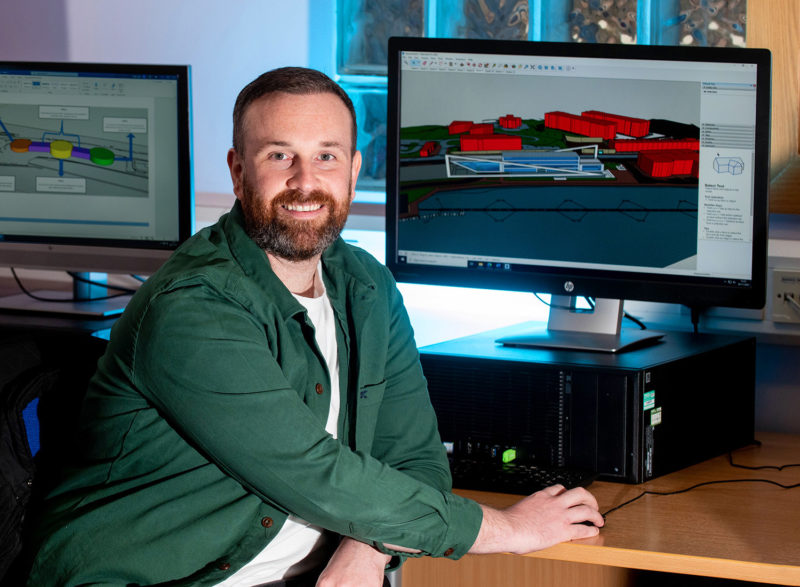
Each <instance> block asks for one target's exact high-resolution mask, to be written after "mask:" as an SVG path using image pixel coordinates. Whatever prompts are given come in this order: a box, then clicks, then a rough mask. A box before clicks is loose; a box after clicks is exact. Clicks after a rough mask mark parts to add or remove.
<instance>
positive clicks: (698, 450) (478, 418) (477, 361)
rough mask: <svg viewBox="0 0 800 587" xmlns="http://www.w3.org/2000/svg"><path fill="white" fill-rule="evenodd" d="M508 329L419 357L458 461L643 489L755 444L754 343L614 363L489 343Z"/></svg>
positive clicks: (660, 346)
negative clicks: (550, 470) (589, 476)
mask: <svg viewBox="0 0 800 587" xmlns="http://www.w3.org/2000/svg"><path fill="white" fill-rule="evenodd" d="M513 330H514V328H510V329H509V328H507V329H501V330H499V331H493V332H488V333H482V334H478V335H474V336H469V337H465V338H461V339H457V340H452V341H448V342H444V343H439V344H434V345H430V346H427V347H423V348H421V349H420V357H421V361H422V367H423V371H424V373H425V377H426V378H427V380H428V388H429V392H430V398H431V402H432V404H433V407H434V409H435V411H436V414H437V417H438V421H439V431H440V434H441V437H442V441H443V442H445V444H446V446H448V448H449V449H450V450H451V451H452V452H453V453H454V455H455V456H456V457H469V458H479V459H490V460H491V459H508V458H514V459H517V460H518V462H528V463H532V464H539V465H544V466H556V467H566V468H575V469H584V470H590V471H593V472H595V473H597V474H598V478H599V479H603V480H609V481H620V482H627V483H641V482H644V481H647V480H649V479H652V478H654V477H658V476H660V475H664V474H666V473H669V472H672V471H675V470H677V469H680V468H683V467H686V466H689V465H692V464H694V463H698V462H700V461H703V460H706V459H708V458H711V457H714V456H717V455H720V454H723V453H725V452H727V451H729V450H732V449H735V448H738V447H741V446H745V445H747V444H749V443H751V442H753V440H754V403H755V339H754V338H746V337H733V336H721V335H720V336H718V335H698V334H689V333H669V334H667V335H665V336H664V338H663V339H662V341H660V342H659V343H657V344H655V345H652V346H649V347H646V348H640V349H636V350H631V351H627V352H622V353H616V354H607V353H593V352H579V351H563V350H546V349H533V348H517V347H506V346H502V345H499V344H497V343H495V342H494V340H495V339H496V338H497V337H499V336H501V335H507V334H510V333H513V332H512V331H513ZM509 455H510V456H509Z"/></svg>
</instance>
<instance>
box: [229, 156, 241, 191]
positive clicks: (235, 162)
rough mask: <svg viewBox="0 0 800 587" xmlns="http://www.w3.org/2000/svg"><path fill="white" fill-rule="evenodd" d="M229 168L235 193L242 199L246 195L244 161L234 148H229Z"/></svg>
mask: <svg viewBox="0 0 800 587" xmlns="http://www.w3.org/2000/svg"><path fill="white" fill-rule="evenodd" d="M228 169H229V170H230V172H231V181H232V182H233V193H234V194H236V198H237V199H238V200H241V199H242V197H243V196H244V188H243V186H244V161H242V158H241V157H239V153H237V152H236V149H233V148H231V149H228Z"/></svg>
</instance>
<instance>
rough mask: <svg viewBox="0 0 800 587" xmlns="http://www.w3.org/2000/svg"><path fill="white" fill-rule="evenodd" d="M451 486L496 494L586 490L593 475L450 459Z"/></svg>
mask: <svg viewBox="0 0 800 587" xmlns="http://www.w3.org/2000/svg"><path fill="white" fill-rule="evenodd" d="M450 472H451V473H452V475H453V487H456V488H458V489H475V490H478V491H494V492H497V493H514V494H519V495H530V494H531V493H535V492H537V491H539V490H541V489H544V488H545V487H550V486H551V485H556V484H561V485H563V486H564V487H566V488H567V489H572V488H573V487H586V486H587V485H589V484H590V483H591V482H592V481H594V480H595V478H596V477H597V474H596V473H593V472H591V471H585V470H580V469H570V468H560V467H540V466H537V465H530V464H514V463H499V462H496V461H489V460H473V459H450Z"/></svg>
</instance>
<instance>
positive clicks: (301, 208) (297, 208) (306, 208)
mask: <svg viewBox="0 0 800 587" xmlns="http://www.w3.org/2000/svg"><path fill="white" fill-rule="evenodd" d="M283 207H284V208H285V209H286V210H289V211H290V212H315V211H316V210H320V209H321V208H322V207H323V205H322V204H284V206H283Z"/></svg>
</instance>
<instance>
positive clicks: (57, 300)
mask: <svg viewBox="0 0 800 587" xmlns="http://www.w3.org/2000/svg"><path fill="white" fill-rule="evenodd" d="M9 269H10V270H11V275H12V277H13V278H14V281H16V282H17V287H19V289H20V290H21V291H22V293H24V294H25V295H26V296H28V297H29V298H31V299H33V300H37V301H39V302H55V303H64V304H72V303H75V302H99V301H103V300H113V299H116V298H121V297H123V296H126V295H129V294H130V291H128V292H125V293H118V294H112V295H109V296H103V297H99V298H75V297H72V298H46V297H43V296H37V295H36V294H35V293H33V292H32V291H29V290H28V289H27V288H26V287H25V286H24V285H23V284H22V281H21V280H20V278H19V276H18V275H17V272H16V270H15V269H14V267H9ZM67 273H69V272H67ZM79 281H86V280H80V279H79ZM90 283H91V282H90ZM97 285H100V284H97ZM115 289H122V288H115Z"/></svg>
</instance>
